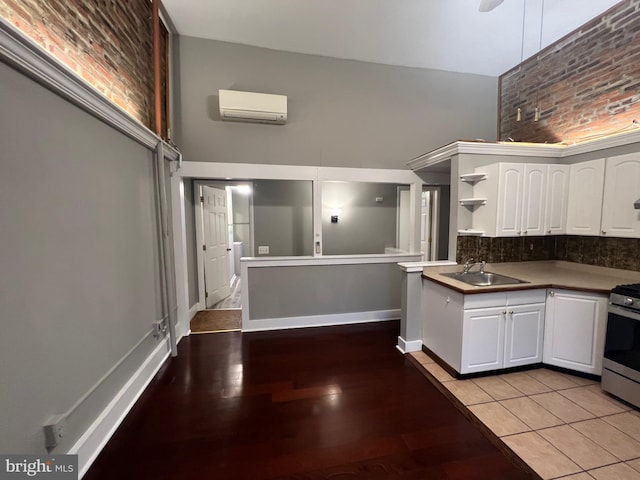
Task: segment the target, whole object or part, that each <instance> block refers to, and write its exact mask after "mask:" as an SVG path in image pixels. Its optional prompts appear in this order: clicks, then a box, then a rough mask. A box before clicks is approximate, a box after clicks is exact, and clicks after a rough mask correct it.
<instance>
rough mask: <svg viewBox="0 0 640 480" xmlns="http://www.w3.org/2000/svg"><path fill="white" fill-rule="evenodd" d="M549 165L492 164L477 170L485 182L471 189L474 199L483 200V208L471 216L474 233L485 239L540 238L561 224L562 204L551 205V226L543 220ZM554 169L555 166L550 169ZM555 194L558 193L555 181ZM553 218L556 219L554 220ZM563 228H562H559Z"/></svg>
mask: <svg viewBox="0 0 640 480" xmlns="http://www.w3.org/2000/svg"><path fill="white" fill-rule="evenodd" d="M549 167H550V165H545V164H536V163H496V164H492V165H486V166H484V167H481V169H482V170H483V171H484V172H486V174H487V179H486V180H485V181H483V182H478V183H477V184H476V186H475V187H474V192H473V195H474V197H482V198H486V199H487V202H486V205H483V206H481V207H478V208H477V209H476V210H475V211H474V212H473V228H474V230H479V231H483V232H484V234H485V235H487V236H496V237H517V236H520V235H544V234H545V230H549V229H550V227H547V224H552V223H553V224H554V225H555V223H557V222H560V221H561V217H562V215H563V208H564V207H563V201H562V200H561V199H557V200H554V201H553V202H552V204H551V205H552V207H553V210H551V211H549V213H553V214H554V220H553V221H552V222H550V221H548V220H547V219H546V216H547V210H548V209H547V197H548V195H549V188H548V177H549ZM554 167H555V165H554ZM556 183H560V185H556V184H554V187H555V189H556V190H558V191H559V192H560V193H561V192H562V184H561V182H559V181H557V180H556ZM556 217H557V218H556ZM562 226H563V227H564V224H563V225H562Z"/></svg>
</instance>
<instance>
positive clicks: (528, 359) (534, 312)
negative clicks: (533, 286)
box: [503, 303, 545, 368]
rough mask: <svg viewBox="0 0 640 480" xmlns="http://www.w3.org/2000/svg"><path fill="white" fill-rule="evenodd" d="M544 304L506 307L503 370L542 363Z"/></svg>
mask: <svg viewBox="0 0 640 480" xmlns="http://www.w3.org/2000/svg"><path fill="white" fill-rule="evenodd" d="M544 308H545V305H544V303H537V304H531V305H518V306H515V307H508V311H507V322H506V331H505V332H506V334H505V336H506V338H505V347H504V362H503V363H504V364H503V366H504V368H509V367H517V366H519V365H531V364H534V363H540V362H542V340H543V336H544Z"/></svg>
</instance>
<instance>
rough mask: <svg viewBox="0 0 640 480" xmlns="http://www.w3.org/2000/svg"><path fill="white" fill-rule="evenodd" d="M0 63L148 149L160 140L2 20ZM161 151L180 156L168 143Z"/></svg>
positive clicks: (175, 158) (172, 157) (168, 154)
mask: <svg viewBox="0 0 640 480" xmlns="http://www.w3.org/2000/svg"><path fill="white" fill-rule="evenodd" d="M0 61H3V62H5V63H7V64H9V65H11V66H12V67H14V68H16V69H17V70H19V71H20V72H22V73H24V74H25V75H27V76H28V77H29V78H31V79H33V80H34V81H36V82H38V83H39V84H41V85H42V86H44V87H45V88H48V89H49V90H51V91H53V92H54V93H55V94H57V95H60V96H61V97H63V98H65V99H66V100H68V101H69V102H71V103H73V104H74V105H76V106H77V107H79V108H81V109H82V110H84V111H85V112H87V113H89V114H91V115H93V116H94V117H96V118H98V119H99V120H101V121H103V122H105V123H106V124H107V125H110V126H111V127H113V128H115V129H116V130H118V131H119V132H121V133H123V134H124V135H126V136H127V137H129V138H131V139H133V140H135V141H136V142H138V143H140V144H141V145H143V146H145V147H146V148H148V149H150V150H153V149H155V147H156V145H157V144H158V142H159V141H160V140H161V139H160V138H159V137H158V136H157V135H156V134H155V133H153V132H152V131H151V130H150V129H149V128H147V127H145V126H144V125H142V124H141V123H140V122H139V121H138V120H136V119H134V118H133V117H131V116H130V115H129V114H128V113H126V112H125V111H124V110H122V109H121V108H120V107H118V106H117V105H115V104H114V103H112V102H111V101H110V100H109V99H108V98H107V97H105V96H104V95H102V94H101V93H100V92H98V91H97V90H96V89H95V88H93V87H92V86H91V85H89V84H88V83H87V82H86V81H84V80H83V79H82V78H80V77H79V76H78V75H77V74H76V73H75V72H73V71H72V70H71V69H70V68H68V67H67V66H66V65H64V64H63V63H62V62H60V61H59V60H58V59H56V58H55V57H53V56H52V55H51V54H50V53H49V52H47V51H46V50H45V49H43V48H42V47H40V46H39V45H38V44H36V43H35V42H34V41H33V40H31V39H30V38H29V37H27V36H26V35H25V34H24V33H22V32H21V31H20V30H18V29H17V28H16V27H14V26H13V25H12V24H11V23H9V22H8V21H7V20H5V19H4V18H1V17H0ZM164 148H165V158H167V159H169V160H177V159H178V158H179V156H180V154H179V152H178V151H177V150H176V149H175V148H173V147H171V146H170V145H168V144H165V147H164Z"/></svg>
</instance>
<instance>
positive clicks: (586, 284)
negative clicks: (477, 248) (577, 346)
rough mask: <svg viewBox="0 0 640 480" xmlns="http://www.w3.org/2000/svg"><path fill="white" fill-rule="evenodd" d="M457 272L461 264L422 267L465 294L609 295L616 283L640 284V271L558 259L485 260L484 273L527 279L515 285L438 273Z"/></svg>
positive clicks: (432, 277) (426, 275) (433, 278)
mask: <svg viewBox="0 0 640 480" xmlns="http://www.w3.org/2000/svg"><path fill="white" fill-rule="evenodd" d="M478 269H479V266H478V265H476V266H474V267H473V268H472V269H471V271H472V272H476V271H478ZM460 271H462V265H455V266H433V267H425V268H424V270H423V273H422V277H423V278H426V279H427V280H431V281H432V282H436V283H439V284H440V285H444V286H445V287H449V288H451V289H453V290H456V291H458V292H461V293H464V294H474V293H490V292H504V291H510V290H530V289H534V288H565V289H567V290H579V291H585V292H593V293H602V294H609V293H610V291H611V289H612V288H613V287H615V286H616V285H621V284H625V283H640V272H634V271H630V270H619V269H616V268H606V267H596V266H593V265H583V264H580V263H573V262H563V261H558V260H547V261H540V262H512V263H492V264H489V263H487V265H486V266H485V271H486V272H493V273H499V274H502V275H507V276H509V277H514V278H518V279H520V280H525V281H527V282H528V283H519V284H514V285H496V286H489V287H476V286H473V285H469V284H467V283H464V282H460V281H458V280H454V279H453V278H450V277H445V276H443V275H441V274H442V273H451V272H460Z"/></svg>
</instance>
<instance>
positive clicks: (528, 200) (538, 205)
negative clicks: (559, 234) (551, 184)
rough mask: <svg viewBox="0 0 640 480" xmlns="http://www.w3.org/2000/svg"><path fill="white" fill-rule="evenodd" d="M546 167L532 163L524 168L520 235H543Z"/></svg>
mask: <svg viewBox="0 0 640 480" xmlns="http://www.w3.org/2000/svg"><path fill="white" fill-rule="evenodd" d="M547 170H548V168H547V165H537V164H533V163H529V164H525V166H524V182H523V189H522V234H523V235H544V214H545V205H546V202H545V196H546V193H547Z"/></svg>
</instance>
